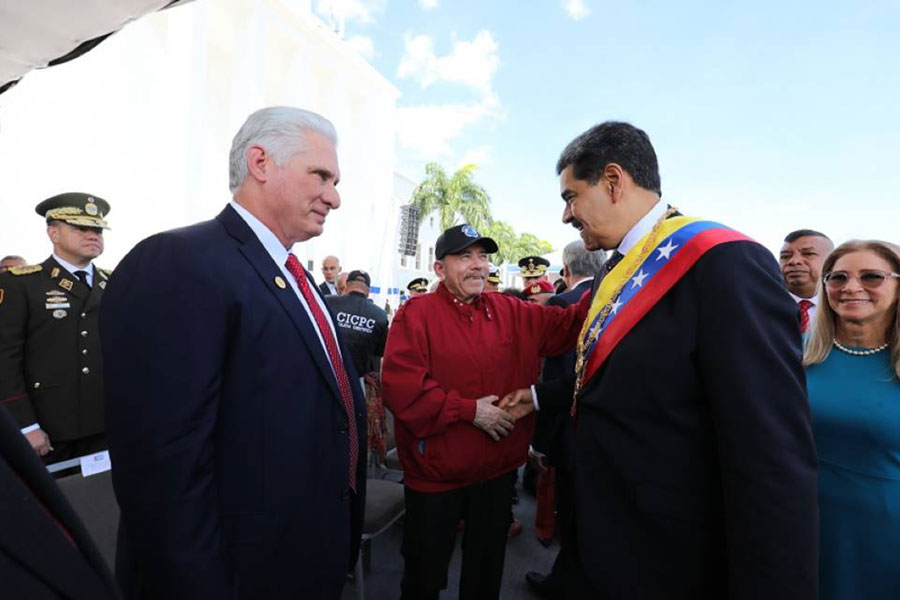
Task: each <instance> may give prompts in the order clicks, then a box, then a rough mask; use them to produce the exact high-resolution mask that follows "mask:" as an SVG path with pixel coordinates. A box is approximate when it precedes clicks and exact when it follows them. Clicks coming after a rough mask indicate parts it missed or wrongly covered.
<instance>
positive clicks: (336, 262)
mask: <svg viewBox="0 0 900 600" xmlns="http://www.w3.org/2000/svg"><path fill="white" fill-rule="evenodd" d="M340 273H341V261H340V259H339V258H338V257H337V256H326V257H325V259H324V260H323V261H322V277H324V278H325V281H323V282H322V283H320V284H319V290H321V291H322V293H323V294H324V295H326V296H338V295H340V293H341V291H340V290H339V289H338V281H337V280H338V277H339V276H340Z"/></svg>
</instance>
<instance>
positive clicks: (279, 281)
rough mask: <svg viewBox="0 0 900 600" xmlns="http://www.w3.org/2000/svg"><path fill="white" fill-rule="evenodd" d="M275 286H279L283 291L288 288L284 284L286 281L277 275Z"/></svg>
mask: <svg viewBox="0 0 900 600" xmlns="http://www.w3.org/2000/svg"><path fill="white" fill-rule="evenodd" d="M275 285H277V286H278V287H280V288H281V289H285V288H286V287H287V284H286V283H285V282H284V279H282V278H281V277H279V276H277V275H276V276H275Z"/></svg>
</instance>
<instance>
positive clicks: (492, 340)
mask: <svg viewBox="0 0 900 600" xmlns="http://www.w3.org/2000/svg"><path fill="white" fill-rule="evenodd" d="M588 304H589V302H588V300H587V299H586V298H583V299H582V302H581V303H579V304H574V305H572V306H570V307H569V308H567V309H562V308H559V307H555V306H541V305H538V304H533V303H528V302H523V301H521V300H518V299H516V298H512V297H510V296H507V295H504V294H496V293H486V294H481V295H480V296H478V297H477V298H476V299H475V300H474V301H472V302H471V303H470V304H465V303H463V302H460V301H459V300H457V299H456V298H455V297H454V296H453V295H452V294H451V293H450V292H449V291H448V290H447V289H446V288H445V287H444V285H443V284H441V285H439V286H438V288H437V290H436V291H435V292H434V293H431V294H422V295H419V296H414V297H412V298H410V299H409V300H408V301H407V302H406V303H405V304H403V306H401V307H400V309H399V310H398V311H397V314H396V316H394V322H393V324H392V325H391V329H390V332H389V333H388V339H387V346H386V348H385V353H384V364H383V365H382V385H383V387H382V390H383V398H384V403H385V405H386V406H387V407H388V408H390V410H391V412H393V413H394V423H395V427H394V429H395V437H396V440H397V452H398V454H399V457H400V462H401V464H402V465H403V471H404V482H405V483H406V485H408V486H409V487H410V488H411V489H413V490H416V491H420V492H442V491H447V490H452V489H455V488H460V487H464V486H467V485H470V484H473V483H477V482H479V481H486V480H490V479H494V478H496V477H499V476H501V475H503V474H505V473H508V472H510V471H512V470H513V469H516V468H518V467H519V466H521V465H522V464H523V463H524V462H525V458H526V456H527V453H528V444H529V443H530V442H531V437H532V434H533V432H534V415H533V414H531V415H528V416H527V417H525V418H524V419H521V420H519V421H518V422H516V426H515V429H513V431H512V432H511V433H510V434H509V436H507V437H505V438H501V439H500V441H499V442H495V441H494V440H493V439H491V438H490V436H488V434H486V433H485V432H484V431H482V430H481V429H479V428H478V427H476V426H475V425H474V423H473V421H474V419H475V401H476V400H477V399H478V398H482V397H484V396H488V395H491V394H494V395H496V396H498V397H500V398H502V397H503V396H504V395H505V394H507V393H509V392H511V391H513V390H517V389H520V388H526V387H529V386H530V385H531V384H533V383H535V382H536V381H537V380H538V375H539V372H540V367H541V357H542V356H553V355H558V354H561V353H563V352H564V351H566V350H568V349H570V348H572V347H573V346H574V344H575V340H576V338H577V336H578V332H579V331H580V329H581V325H582V322H583V321H584V317H585V314H586V313H587V309H588Z"/></svg>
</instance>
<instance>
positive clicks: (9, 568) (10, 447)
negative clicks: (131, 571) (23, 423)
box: [0, 408, 118, 600]
mask: <svg viewBox="0 0 900 600" xmlns="http://www.w3.org/2000/svg"><path fill="white" fill-rule="evenodd" d="M0 597H2V598H10V599H12V598H41V599H50V598H57V599H59V600H62V599H63V598H67V599H69V600H111V599H113V598H117V597H118V593H117V591H116V586H115V583H114V581H113V578H112V575H111V574H110V573H109V569H107V567H106V563H104V562H103V558H102V557H101V556H100V552H99V551H98V550H97V548H96V546H94V543H93V541H91V538H90V536H89V535H88V532H87V530H85V528H84V525H82V523H81V520H80V519H79V518H78V516H77V515H76V514H75V511H74V510H73V509H72V506H71V505H70V504H69V502H68V501H67V500H66V498H65V497H64V496H63V493H62V492H61V491H60V489H59V487H58V486H57V485H56V483H55V482H54V481H53V478H52V477H50V475H49V474H48V473H47V469H46V467H45V466H44V464H43V463H42V462H41V461H40V459H38V457H37V455H36V454H35V453H34V450H32V449H31V446H30V445H29V444H28V442H26V441H25V437H24V436H23V435H22V434H21V433H20V432H19V426H18V424H16V422H15V421H13V419H12V417H11V416H10V415H9V414H8V413H7V412H6V411H5V410H3V409H2V408H0Z"/></svg>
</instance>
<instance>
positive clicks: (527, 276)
mask: <svg viewBox="0 0 900 600" xmlns="http://www.w3.org/2000/svg"><path fill="white" fill-rule="evenodd" d="M549 267H550V261H549V260H547V259H546V258H543V257H540V256H526V257H525V258H523V259H522V260H520V261H519V269H520V273H521V274H522V280H523V281H524V282H525V289H528V288H529V286H531V285H532V284H533V283H536V282H538V281H550V279H549V278H548V277H547V269H548V268H549Z"/></svg>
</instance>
